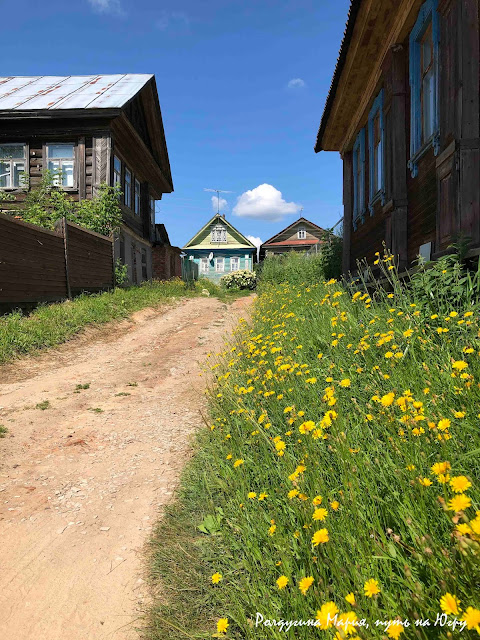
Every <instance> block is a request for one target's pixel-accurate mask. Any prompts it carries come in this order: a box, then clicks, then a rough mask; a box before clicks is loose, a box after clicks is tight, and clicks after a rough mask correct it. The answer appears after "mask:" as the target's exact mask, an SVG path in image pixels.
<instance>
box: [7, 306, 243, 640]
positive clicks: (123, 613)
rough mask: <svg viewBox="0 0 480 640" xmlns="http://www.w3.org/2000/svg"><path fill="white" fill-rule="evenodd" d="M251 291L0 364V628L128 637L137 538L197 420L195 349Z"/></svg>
mask: <svg viewBox="0 0 480 640" xmlns="http://www.w3.org/2000/svg"><path fill="white" fill-rule="evenodd" d="M250 302H251V298H243V299H240V300H238V301H236V302H235V303H234V304H233V305H231V306H230V307H227V306H226V305H224V304H223V303H221V302H219V301H218V300H217V299H214V298H196V299H191V300H186V301H182V302H180V303H178V304H177V305H176V306H174V307H170V308H168V309H167V310H165V309H163V310H159V311H154V310H151V309H150V310H145V311H142V312H139V313H137V314H135V316H134V317H133V318H132V319H131V320H129V321H124V322H122V323H120V324H118V323H117V324H114V325H110V326H109V327H107V328H103V329H100V330H94V331H92V330H90V331H87V332H86V334H85V335H83V336H81V337H79V338H76V339H75V340H73V341H71V342H70V343H68V344H66V345H63V346H62V347H60V348H59V349H56V350H55V351H49V352H48V353H45V354H43V355H41V356H40V357H36V358H25V359H23V360H21V361H19V362H17V363H15V365H13V366H12V365H10V366H8V367H3V368H0V424H3V425H4V426H5V427H7V428H8V430H9V433H8V434H7V437H6V438H5V439H2V440H0V612H1V613H0V638H2V640H60V639H61V640H84V639H85V640H87V639H88V640H103V639H107V638H108V639H109V640H131V639H134V638H137V637H138V634H137V633H136V631H135V627H136V626H138V625H140V624H141V614H142V611H143V609H144V608H145V604H146V601H148V590H147V588H146V584H145V582H144V580H143V578H142V575H143V576H145V573H144V569H145V567H144V565H143V558H144V553H143V552H144V547H145V543H146V542H147V541H148V538H149V535H150V532H151V528H152V526H153V525H154V523H155V520H156V518H157V517H158V514H159V510H161V508H162V506H163V505H165V504H166V503H167V502H168V501H169V500H170V499H171V496H172V493H173V491H174V488H175V486H176V483H177V481H178V478H179V472H180V471H181V468H182V466H183V465H184V463H185V460H186V459H187V458H188V456H189V452H190V447H189V436H190V435H191V434H192V433H193V432H194V431H195V429H196V428H198V427H199V426H200V425H201V424H202V420H201V415H200V412H201V410H202V409H203V408H204V403H205V400H204V395H203V388H204V385H205V378H204V377H200V375H199V374H200V370H201V367H200V365H199V361H202V360H204V359H205V355H206V353H207V352H209V351H217V350H218V349H219V348H220V346H221V344H222V340H223V336H224V335H225V334H226V332H227V330H228V329H229V328H230V327H231V326H232V325H233V322H234V319H235V318H238V317H240V316H241V315H242V311H243V309H245V308H246V307H247V306H248V305H249V304H250Z"/></svg>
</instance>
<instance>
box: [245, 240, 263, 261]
mask: <svg viewBox="0 0 480 640" xmlns="http://www.w3.org/2000/svg"><path fill="white" fill-rule="evenodd" d="M247 240H250V242H251V243H252V244H254V245H255V246H256V247H257V260H258V258H259V253H260V246H261V245H262V244H263V241H262V240H261V239H260V238H257V237H255V236H247Z"/></svg>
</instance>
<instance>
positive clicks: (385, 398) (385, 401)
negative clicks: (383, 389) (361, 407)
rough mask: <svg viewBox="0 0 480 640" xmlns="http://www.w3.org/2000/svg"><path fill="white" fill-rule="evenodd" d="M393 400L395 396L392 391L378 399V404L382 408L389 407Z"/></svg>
mask: <svg viewBox="0 0 480 640" xmlns="http://www.w3.org/2000/svg"><path fill="white" fill-rule="evenodd" d="M394 399H395V394H394V393H393V391H391V392H390V393H387V394H385V395H384V396H382V397H381V398H380V403H381V404H382V406H384V407H389V406H390V405H391V404H392V403H393V401H394Z"/></svg>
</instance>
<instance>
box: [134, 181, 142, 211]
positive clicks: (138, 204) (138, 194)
mask: <svg viewBox="0 0 480 640" xmlns="http://www.w3.org/2000/svg"><path fill="white" fill-rule="evenodd" d="M137 187H138V188H137ZM133 213H134V214H135V215H136V216H140V215H141V213H142V187H141V184H140V180H138V179H137V178H136V177H135V176H134V178H133Z"/></svg>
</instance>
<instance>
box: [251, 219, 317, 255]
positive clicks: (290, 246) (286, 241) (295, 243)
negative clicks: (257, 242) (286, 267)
mask: <svg viewBox="0 0 480 640" xmlns="http://www.w3.org/2000/svg"><path fill="white" fill-rule="evenodd" d="M324 233H325V231H324V229H322V228H321V227H319V226H318V225H316V224H314V223H313V222H310V220H307V219H306V218H303V217H302V218H299V219H298V220H296V221H295V222H292V224H289V225H288V227H286V228H285V229H282V231H280V232H279V233H277V234H275V235H274V236H273V237H272V238H270V239H269V240H267V241H266V242H264V243H263V244H262V245H261V247H260V260H263V259H264V258H266V257H267V256H276V255H281V254H282V253H288V252H289V251H299V252H302V253H307V252H308V253H316V252H318V251H319V250H320V247H321V244H322V238H323V235H324Z"/></svg>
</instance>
